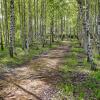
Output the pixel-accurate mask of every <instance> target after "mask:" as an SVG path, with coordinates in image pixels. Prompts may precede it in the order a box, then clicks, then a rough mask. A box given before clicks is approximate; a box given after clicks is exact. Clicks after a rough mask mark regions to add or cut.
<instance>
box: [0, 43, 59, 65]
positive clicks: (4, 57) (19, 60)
mask: <svg viewBox="0 0 100 100" xmlns="http://www.w3.org/2000/svg"><path fill="white" fill-rule="evenodd" d="M58 45H59V43H54V44H53V45H52V46H47V45H46V46H45V47H42V45H40V46H38V47H37V46H36V47H35V46H34V47H32V48H30V49H29V51H28V52H27V51H25V50H23V49H22V48H21V47H16V48H15V51H16V55H14V57H13V58H11V57H10V56H9V51H8V50H7V49H5V50H4V51H0V67H4V66H6V67H17V66H18V65H21V64H24V63H26V62H28V61H30V60H31V59H32V58H33V57H34V56H38V55H40V54H41V53H43V52H47V51H48V50H50V49H53V48H56V47H57V46H58Z"/></svg>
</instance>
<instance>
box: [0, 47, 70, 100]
mask: <svg viewBox="0 0 100 100" xmlns="http://www.w3.org/2000/svg"><path fill="white" fill-rule="evenodd" d="M68 49H69V47H68V46H60V47H58V48H57V49H54V50H51V51H50V52H49V53H47V54H42V55H41V56H40V57H39V58H37V59H35V60H31V61H30V62H29V63H28V64H27V65H23V66H20V67H18V68H15V69H11V70H10V71H8V72H7V73H4V75H2V76H0V79H1V80H0V96H1V97H0V100H51V98H52V97H53V96H54V95H55V94H56V92H57V91H58V90H57V89H56V84H57V83H58V82H59V80H60V78H61V77H60V75H59V73H58V72H57V70H58V69H59V67H60V65H61V64H63V61H64V56H65V55H66V53H67V51H68Z"/></svg>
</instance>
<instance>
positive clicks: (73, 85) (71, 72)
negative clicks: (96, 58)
mask: <svg viewBox="0 0 100 100" xmlns="http://www.w3.org/2000/svg"><path fill="white" fill-rule="evenodd" d="M71 45H72V47H71V50H70V51H71V52H69V53H68V54H67V55H66V56H65V60H64V65H63V66H62V67H61V68H60V69H59V70H60V72H62V73H63V74H62V75H63V78H64V79H63V80H64V81H62V82H60V83H59V84H58V86H57V87H58V88H59V89H60V90H62V91H61V94H62V95H61V96H62V97H66V98H67V97H68V96H69V95H70V96H73V100H100V70H98V71H91V69H90V64H89V63H87V59H86V55H85V53H84V50H83V49H82V48H80V47H79V44H78V42H77V41H75V42H73V41H72V42H71ZM78 56H80V57H78ZM79 61H82V62H81V63H82V64H81V65H82V66H79V65H78V63H79ZM97 65H99V62H97ZM62 97H61V98H62ZM67 99H68V98H67Z"/></svg>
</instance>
